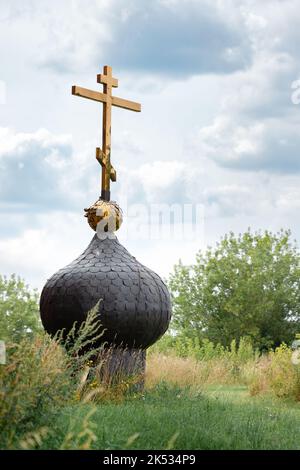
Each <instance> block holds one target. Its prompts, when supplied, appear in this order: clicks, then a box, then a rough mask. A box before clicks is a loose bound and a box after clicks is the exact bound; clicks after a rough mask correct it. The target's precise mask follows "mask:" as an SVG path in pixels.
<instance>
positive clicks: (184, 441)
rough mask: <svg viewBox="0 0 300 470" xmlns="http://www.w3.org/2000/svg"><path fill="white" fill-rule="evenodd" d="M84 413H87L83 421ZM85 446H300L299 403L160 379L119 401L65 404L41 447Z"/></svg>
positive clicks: (240, 389) (235, 388) (229, 388)
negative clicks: (178, 385) (170, 383)
mask: <svg viewBox="0 0 300 470" xmlns="http://www.w3.org/2000/svg"><path fill="white" fill-rule="evenodd" d="M86 415H90V417H89V419H88V420H86V422H85V424H84V425H83V424H82V423H83V421H84V416H86ZM51 430H52V431H51ZM62 442H63V444H62ZM85 446H87V447H89V446H90V447H91V448H93V449H125V448H127V449H168V448H169V449H190V450H193V449H300V404H297V403H295V402H286V401H282V400H278V399H274V398H271V397H250V396H249V392H248V391H247V389H246V388H245V387H242V386H219V387H216V386H214V387H209V388H208V389H207V390H205V391H202V392H196V391H195V390H194V391H191V390H189V389H180V388H176V387H170V386H167V385H164V384H160V385H158V386H157V387H156V388H155V389H154V390H151V391H147V392H146V393H145V395H144V396H140V397H136V398H128V399H126V400H125V401H124V402H122V403H111V402H110V403H109V402H108V403H102V404H99V405H92V404H78V405H74V406H69V407H66V408H64V410H62V412H61V413H60V415H59V417H58V418H57V419H55V420H54V421H53V422H52V425H51V429H50V434H48V436H47V437H46V439H45V440H44V443H43V446H42V447H43V448H50V449H51V448H52V449H53V448H59V447H63V448H85Z"/></svg>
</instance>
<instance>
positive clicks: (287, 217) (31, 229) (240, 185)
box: [0, 0, 300, 288]
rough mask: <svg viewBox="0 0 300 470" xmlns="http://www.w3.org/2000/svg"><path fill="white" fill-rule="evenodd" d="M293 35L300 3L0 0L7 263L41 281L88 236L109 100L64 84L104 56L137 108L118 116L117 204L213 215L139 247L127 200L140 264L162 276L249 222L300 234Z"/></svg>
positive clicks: (90, 81)
mask: <svg viewBox="0 0 300 470" xmlns="http://www.w3.org/2000/svg"><path fill="white" fill-rule="evenodd" d="M299 40H300V9H299V2H297V1H296V0H279V1H276V0H264V1H263V2H262V1H259V0H255V1H254V0H249V1H247V0H244V1H239V0H228V1H227V0H224V1H222V0H220V1H212V0H151V1H146V0H98V1H96V0H94V1H92V0H89V1H84V0H60V1H55V0H54V1H53V0H52V1H50V0H47V1H45V0H33V1H30V0H21V1H18V0H0V211H1V217H0V272H1V273H2V274H10V273H13V272H15V273H17V274H20V275H21V276H23V277H24V278H25V279H26V281H27V282H28V283H30V284H31V285H32V286H35V287H38V288H40V287H41V286H42V285H43V284H44V282H45V281H46V279H47V278H48V277H50V275H52V274H53V273H54V272H55V271H56V270H57V269H58V268H60V267H63V266H64V265H65V264H67V263H69V262H71V261H72V260H73V259H74V258H75V257H77V256H78V255H79V254H80V253H81V252H82V251H83V250H84V249H85V248H86V246H87V244H88V243H89V241H90V239H91V237H92V236H93V232H92V231H91V229H90V228H89V226H88V224H87V223H86V220H85V219H84V218H83V208H84V207H88V206H89V205H90V204H92V203H93V202H94V201H95V200H96V199H97V198H98V196H99V193H100V188H99V181H100V167H99V165H98V163H97V162H96V160H95V147H96V146H99V145H101V140H100V139H101V107H100V105H99V104H98V103H95V102H91V101H88V100H84V99H81V98H78V97H74V96H72V95H71V86H72V85H73V84H76V85H80V86H84V87H88V88H92V89H94V90H97V89H98V90H101V88H100V86H99V85H98V84H97V83H96V74H97V73H100V72H101V70H102V66H103V65H104V64H109V65H111V66H112V67H113V74H114V76H115V77H117V78H118V79H119V88H118V89H117V90H114V93H115V94H116V95H118V96H121V97H124V98H126V99H131V100H133V101H138V102H140V103H142V112H141V113H132V112H129V111H126V110H122V109H119V108H115V109H113V122H112V162H113V165H114V167H115V168H116V169H117V172H118V182H117V183H113V185H112V199H114V200H117V201H119V202H121V200H122V199H124V197H125V196H126V197H127V200H128V204H129V206H130V204H134V203H138V204H145V207H150V205H151V204H157V203H165V204H175V203H177V204H181V205H183V204H193V205H197V204H198V205H199V204H200V205H202V206H203V210H204V224H203V233H202V234H199V236H197V237H194V238H193V239H192V240H191V239H188V237H186V239H183V240H176V237H173V238H172V239H171V240H164V239H162V240H159V239H156V240H153V239H144V240H135V239H134V237H132V236H130V235H129V234H128V230H127V231H126V227H127V228H128V227H130V220H129V219H126V215H128V213H126V210H127V207H123V209H124V210H125V220H124V224H123V227H122V229H121V230H120V232H119V238H120V241H121V242H122V243H124V245H125V246H126V247H127V248H128V249H129V251H130V252H131V253H132V254H133V255H134V256H136V257H137V259H139V260H140V261H141V262H143V263H144V264H146V265H148V266H149V267H151V268H152V269H154V270H155V271H157V272H158V273H159V274H161V275H163V276H167V274H168V273H169V272H170V270H171V269H172V266H173V265H174V264H175V263H176V262H177V261H178V259H179V258H181V259H182V260H183V262H186V263H190V262H192V261H193V259H194V256H195V253H196V252H197V251H198V250H199V249H200V248H204V247H205V246H206V245H207V244H213V243H214V242H215V241H216V240H218V239H219V238H220V237H221V236H222V235H224V234H225V233H226V232H228V231H230V230H233V231H234V232H240V231H244V230H246V229H247V227H249V226H250V227H251V228H252V229H271V230H273V231H276V230H279V229H280V228H290V229H291V230H292V234H293V236H294V238H296V239H297V240H298V241H299V240H300V224H299V222H298V219H299V217H298V215H299V211H300V184H299V183H300V104H297V102H298V100H297V99H294V100H292V94H293V93H294V96H295V95H296V94H297V87H298V85H300V82H299V83H298V84H297V80H299V79H300V66H299V65H300V62H299V59H300V47H299V44H300V41H299ZM292 87H294V88H292ZM299 96H300V94H299V95H298V97H299ZM293 101H294V103H293ZM128 210H129V209H128ZM126 224H127V225H126Z"/></svg>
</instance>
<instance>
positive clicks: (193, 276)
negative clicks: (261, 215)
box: [169, 229, 300, 350]
mask: <svg viewBox="0 0 300 470" xmlns="http://www.w3.org/2000/svg"><path fill="white" fill-rule="evenodd" d="M299 260H300V257H299V253H298V251H297V248H296V245H295V244H294V243H293V242H292V241H291V234H290V232H289V231H280V232H279V233H277V234H273V233H271V232H268V231H266V232H264V233H260V232H258V233H251V231H250V229H249V230H248V231H247V232H246V233H244V234H242V235H241V234H240V235H239V236H235V235H234V234H233V233H229V234H228V235H226V236H225V237H224V238H223V239H221V241H220V242H219V243H218V244H217V245H216V247H215V248H208V249H207V251H206V252H205V253H201V252H199V253H198V254H197V256H196V262H195V264H194V265H192V266H184V265H183V264H182V263H181V262H179V263H178V264H177V265H176V266H175V268H174V272H173V273H172V274H171V276H170V279H169V288H170V291H171V294H172V298H173V311H174V319H173V327H174V328H175V329H176V330H177V331H179V332H180V333H183V332H184V334H186V335H188V336H190V337H193V336H198V337H199V338H208V339H209V340H211V341H213V342H214V343H221V344H223V345H224V346H227V347H228V346H229V345H230V342H231V341H232V339H235V340H236V341H239V339H240V338H241V337H244V336H248V337H250V338H251V339H252V341H253V344H254V346H255V347H258V348H260V350H262V349H268V348H270V347H275V346H278V345H279V344H280V343H281V342H283V341H284V342H287V343H289V342H290V341H292V339H293V338H294V335H295V333H297V332H298V331H299V329H300V263H299Z"/></svg>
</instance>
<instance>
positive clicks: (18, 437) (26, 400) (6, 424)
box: [0, 306, 102, 448]
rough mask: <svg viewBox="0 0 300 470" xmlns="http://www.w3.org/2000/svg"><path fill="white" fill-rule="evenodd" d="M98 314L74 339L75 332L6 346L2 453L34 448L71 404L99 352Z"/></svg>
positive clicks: (0, 401)
mask: <svg viewBox="0 0 300 470" xmlns="http://www.w3.org/2000/svg"><path fill="white" fill-rule="evenodd" d="M97 310H98V306H96V307H95V308H94V309H93V310H91V312H89V314H88V315H87V319H86V321H85V322H84V323H83V324H82V325H81V326H80V327H79V328H77V330H76V334H75V328H76V326H74V328H73V329H72V330H71V332H70V333H69V334H68V335H65V334H64V333H63V332H60V333H58V334H57V336H56V337H55V338H51V337H50V336H48V335H47V334H40V335H37V336H36V337H35V338H34V339H33V340H31V339H27V338H25V339H23V340H22V341H20V343H18V344H13V343H8V344H7V345H6V347H7V364H6V365H1V366H0V429H1V433H0V447H1V448H18V447H20V448H27V447H28V446H30V445H35V444H34V443H36V444H38V443H39V442H40V441H41V439H42V438H43V437H44V436H45V435H46V434H47V432H50V431H49V429H48V428H47V427H46V424H47V425H49V423H51V420H52V419H55V416H56V415H57V413H59V411H60V409H61V408H62V407H63V406H65V405H66V404H69V403H71V402H72V401H74V399H75V397H76V393H77V392H78V378H79V376H80V374H81V373H82V369H83V368H84V366H85V365H86V364H89V361H90V359H91V357H95V356H96V355H97V354H98V353H99V350H100V348H93V344H94V342H95V340H97V339H98V338H99V336H101V334H102V332H101V326H100V324H99V322H98V320H97ZM66 348H67V349H68V353H67V352H66ZM90 364H91V363H90Z"/></svg>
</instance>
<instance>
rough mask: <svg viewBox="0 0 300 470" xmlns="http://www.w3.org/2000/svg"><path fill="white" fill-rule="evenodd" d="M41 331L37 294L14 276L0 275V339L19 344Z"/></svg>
mask: <svg viewBox="0 0 300 470" xmlns="http://www.w3.org/2000/svg"><path fill="white" fill-rule="evenodd" d="M41 331H42V329H41V322H40V316H39V306H38V294H37V292H36V291H30V289H29V288H28V286H26V285H25V283H24V281H23V280H22V279H21V278H19V277H16V276H15V275H14V274H13V275H12V276H11V277H10V278H9V279H8V278H6V277H5V276H3V277H2V276H1V275H0V339H1V340H4V341H12V342H19V341H21V339H22V338H25V337H30V338H33V337H34V335H35V334H36V333H38V332H41Z"/></svg>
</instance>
